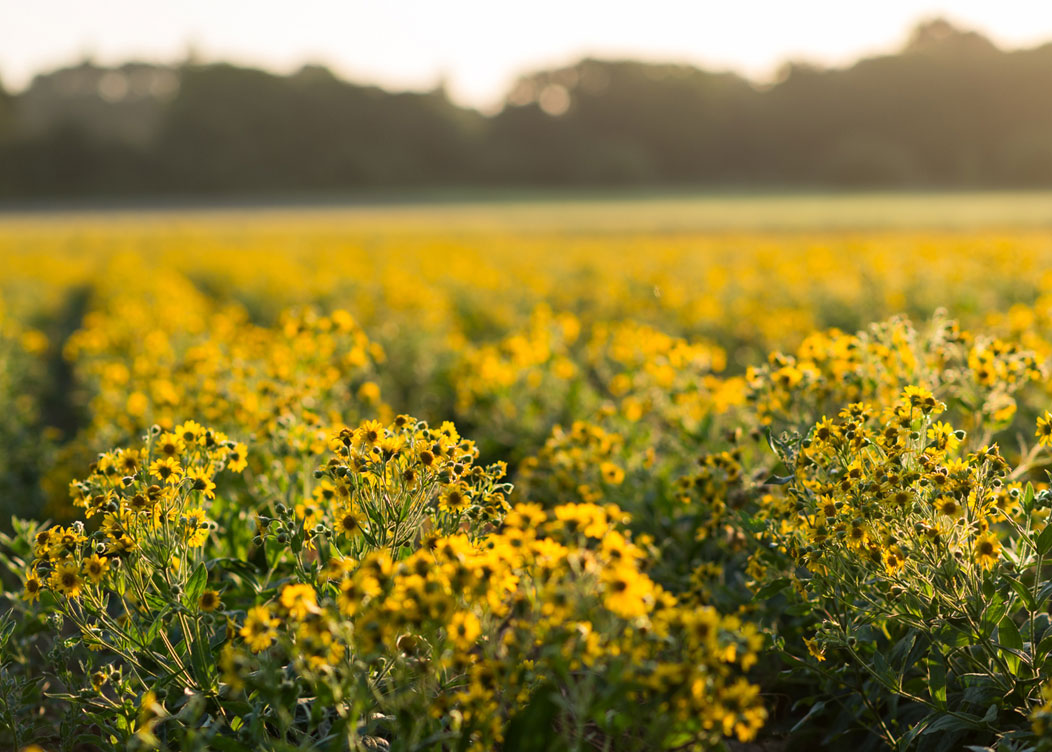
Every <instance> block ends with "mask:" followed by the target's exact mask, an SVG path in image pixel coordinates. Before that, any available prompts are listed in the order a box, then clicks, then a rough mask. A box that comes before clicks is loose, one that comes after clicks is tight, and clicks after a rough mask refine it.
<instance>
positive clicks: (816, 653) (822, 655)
mask: <svg viewBox="0 0 1052 752" xmlns="http://www.w3.org/2000/svg"><path fill="white" fill-rule="evenodd" d="M804 644H805V645H807V652H808V653H810V654H811V656H812V657H813V658H814V659H815V660H817V661H824V660H825V659H826V649H825V648H824V647H822V646H820V645H819V644H818V641H817V640H811V639H808V638H806V637H805V638H804Z"/></svg>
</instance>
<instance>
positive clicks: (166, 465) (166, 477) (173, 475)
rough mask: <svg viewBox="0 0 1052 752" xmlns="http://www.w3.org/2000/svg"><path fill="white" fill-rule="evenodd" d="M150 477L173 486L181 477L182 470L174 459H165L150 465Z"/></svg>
mask: <svg viewBox="0 0 1052 752" xmlns="http://www.w3.org/2000/svg"><path fill="white" fill-rule="evenodd" d="M150 475H152V476H153V477H155V478H157V479H158V480H161V481H163V482H165V483H167V484H169V485H172V486H174V485H175V484H177V483H178V482H179V480H180V479H181V478H182V477H183V468H182V466H181V465H180V464H179V460H178V459H176V458H175V457H165V458H164V459H157V460H154V461H153V462H151V463H150Z"/></svg>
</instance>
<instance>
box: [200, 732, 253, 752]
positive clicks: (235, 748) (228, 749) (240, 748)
mask: <svg viewBox="0 0 1052 752" xmlns="http://www.w3.org/2000/svg"><path fill="white" fill-rule="evenodd" d="M208 743H209V744H211V745H212V746H213V747H215V748H216V749H218V750H219V752H249V749H248V747H246V746H245V745H244V744H242V743H241V742H239V741H236V740H235V739H232V738H230V737H229V736H221V735H219V734H216V735H215V736H213V737H212V738H211V739H209V740H208Z"/></svg>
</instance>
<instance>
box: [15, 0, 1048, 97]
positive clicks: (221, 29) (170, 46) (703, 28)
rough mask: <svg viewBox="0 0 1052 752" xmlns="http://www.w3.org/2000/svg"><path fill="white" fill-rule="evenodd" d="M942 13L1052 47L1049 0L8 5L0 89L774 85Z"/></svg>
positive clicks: (477, 93)
mask: <svg viewBox="0 0 1052 752" xmlns="http://www.w3.org/2000/svg"><path fill="white" fill-rule="evenodd" d="M935 15H943V16H946V17H948V18H949V19H950V20H952V21H954V22H956V23H958V24H961V25H964V26H968V27H973V28H977V29H979V30H981V31H984V32H985V33H987V34H988V35H989V36H991V37H992V38H993V39H994V41H995V42H997V43H998V44H1001V45H1003V46H1008V47H1014V46H1026V45H1032V44H1035V43H1038V42H1042V41H1046V40H1052V2H1048V1H1047V0H999V1H998V2H994V1H993V0H952V1H950V0H944V1H943V2H928V1H927V0H881V1H880V2H868V3H851V2H844V0H794V1H793V2H787V1H786V0H766V1H764V2H760V1H759V0H718V1H717V0H649V1H648V2H639V1H638V0H637V1H636V2H628V1H627V0H528V1H525V0H521V1H520V2H510V1H509V0H443V1H439V0H370V1H368V2H366V1H365V0H282V1H281V2H278V0H252V1H250V0H168V1H167V2H156V1H154V0H0V80H2V81H3V82H4V84H5V86H7V87H8V88H13V89H19V88H21V87H22V86H24V85H25V84H26V83H28V81H29V80H30V78H31V77H32V75H33V74H34V73H36V72H38V71H41V70H46V69H48V68H51V67H55V66H58V65H60V64H66V63H69V62H72V61H74V60H77V59H79V58H82V57H83V56H85V55H90V56H92V57H93V58H94V59H95V60H96V61H97V62H100V63H111V62H117V61H123V60H126V59H129V58H138V59H145V60H156V61H166V62H167V61H172V60H177V59H182V58H183V57H184V56H185V54H186V52H187V50H188V49H190V48H193V49H194V50H196V51H197V53H198V54H199V55H200V56H201V57H203V58H205V59H216V58H218V59H227V60H236V61H239V62H243V63H247V64H251V65H259V66H263V67H267V68H270V69H274V70H278V71H289V70H293V69H295V68H297V67H299V66H300V65H301V64H303V63H305V62H321V63H325V64H327V65H329V66H331V67H332V68H333V69H335V70H336V71H337V72H338V73H340V74H341V75H343V76H345V77H347V78H350V79H352V80H356V81H369V82H375V83H379V84H381V85H383V86H386V87H388V88H398V89H406V88H409V89H423V88H431V87H433V86H434V85H435V83H436V82H437V81H439V80H440V79H441V78H443V77H444V78H445V79H446V81H447V82H448V86H449V91H450V93H451V94H452V96H453V97H454V98H455V99H457V100H458V101H460V102H462V103H465V104H472V105H475V106H480V107H487V106H492V105H493V104H494V103H496V102H497V101H498V100H499V98H500V96H501V95H502V94H503V93H504V92H505V90H506V89H507V87H508V86H509V84H510V83H511V82H512V81H513V80H514V78H515V76H516V75H517V74H519V73H522V72H526V71H529V70H533V69H537V68H541V67H545V66H549V65H553V64H564V63H570V62H573V61H575V60H577V59H578V58H580V57H582V56H583V55H586V54H588V55H593V56H600V57H633V58H639V59H647V60H669V61H683V62H690V63H695V64H698V65H703V66H707V67H714V68H731V69H735V70H738V71H741V72H743V73H746V74H749V75H751V76H754V77H757V78H763V77H767V76H770V75H771V74H772V73H773V72H774V71H775V70H776V69H777V67H778V65H779V64H780V63H781V62H783V61H785V60H786V59H789V58H793V59H806V60H812V61H815V62H820V63H832V64H836V63H842V62H846V61H848V60H851V59H852V58H854V57H856V56H858V55H860V54H866V53H874V52H881V51H886V50H891V49H894V48H896V47H898V46H899V45H900V44H901V43H902V41H903V40H904V38H905V35H906V33H907V31H908V29H909V28H910V27H912V25H913V24H914V23H916V22H917V21H918V20H919V19H921V18H926V17H931V16H935Z"/></svg>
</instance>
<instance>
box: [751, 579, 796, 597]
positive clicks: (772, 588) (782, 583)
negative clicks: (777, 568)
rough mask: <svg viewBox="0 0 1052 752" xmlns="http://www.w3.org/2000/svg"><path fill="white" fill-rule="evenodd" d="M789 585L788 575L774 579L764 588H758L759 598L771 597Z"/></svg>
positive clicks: (757, 595)
mask: <svg viewBox="0 0 1052 752" xmlns="http://www.w3.org/2000/svg"><path fill="white" fill-rule="evenodd" d="M788 586H789V578H788V577H779V578H778V579H777V580H773V581H771V582H768V583H767V584H766V585H764V586H763V587H762V588H760V589H759V590H757V591H756V597H757V598H770V597H771V596H773V595H776V594H777V593H780V592H782V591H783V590H785V588H786V587H788Z"/></svg>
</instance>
